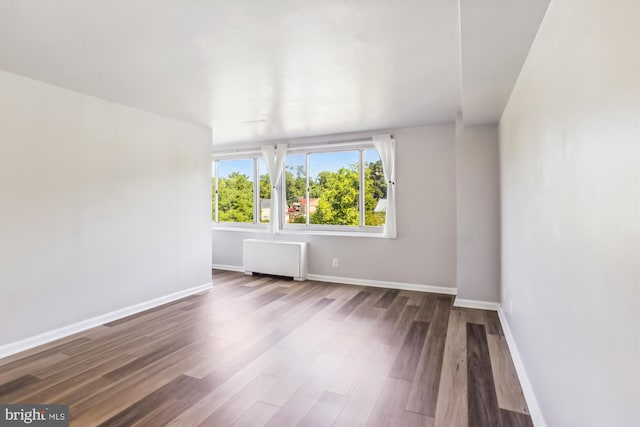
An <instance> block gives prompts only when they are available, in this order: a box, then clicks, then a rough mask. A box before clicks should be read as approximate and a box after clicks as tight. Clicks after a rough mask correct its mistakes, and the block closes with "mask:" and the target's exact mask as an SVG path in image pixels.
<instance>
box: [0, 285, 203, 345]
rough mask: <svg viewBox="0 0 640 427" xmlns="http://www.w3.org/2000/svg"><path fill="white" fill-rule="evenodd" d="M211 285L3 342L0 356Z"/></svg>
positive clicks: (75, 332)
mask: <svg viewBox="0 0 640 427" xmlns="http://www.w3.org/2000/svg"><path fill="white" fill-rule="evenodd" d="M212 287H213V284H212V283H211V282H209V283H205V284H203V285H200V286H196V287H193V288H190V289H184V290H182V291H178V292H174V293H172V294H169V295H165V296H162V297H158V298H154V299H152V300H149V301H145V302H141V303H139V304H135V305H132V306H129V307H125V308H121V309H119V310H115V311H112V312H110V313H106V314H102V315H100V316H96V317H92V318H91V319H86V320H82V321H80V322H77V323H73V324H71V325H67V326H63V327H61V328H58V329H54V330H52V331H48V332H44V333H42V334H39V335H36V336H33V337H29V338H25V339H23V340H20V341H16V342H13V343H9V344H5V345H3V346H0V358H3V357H7V356H11V355H12V354H16V353H19V352H21V351H25V350H29V349H31V348H34V347H37V346H39V345H43V344H47V343H49V342H51V341H55V340H58V339H61V338H65V337H68V336H69V335H73V334H77V333H78V332H82V331H86V330H87V329H91V328H95V327H96V326H100V325H103V324H105V323H108V322H113V321H114V320H118V319H122V318H123V317H127V316H130V315H132V314H136V313H139V312H141V311H144V310H148V309H150V308H154V307H157V306H159V305H162V304H166V303H169V302H172V301H175V300H178V299H180V298H184V297H187V296H189V295H193V294H197V293H200V292H203V291H206V290H209V289H211V288H212Z"/></svg>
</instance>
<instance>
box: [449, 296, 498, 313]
mask: <svg viewBox="0 0 640 427" xmlns="http://www.w3.org/2000/svg"><path fill="white" fill-rule="evenodd" d="M453 306H454V307H464V308H476V309H478V310H491V311H498V310H499V309H500V303H498V302H488V301H478V300H474V299H460V298H457V297H456V300H455V301H454V302H453Z"/></svg>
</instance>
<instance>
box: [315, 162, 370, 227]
mask: <svg viewBox="0 0 640 427" xmlns="http://www.w3.org/2000/svg"><path fill="white" fill-rule="evenodd" d="M314 181H315V182H314V184H315V185H314V186H313V188H314V190H316V191H317V192H318V193H317V197H318V207H317V209H316V211H315V212H313V213H312V214H311V217H310V220H309V221H310V223H311V224H333V225H358V223H359V214H358V204H359V196H358V194H359V188H358V187H359V186H360V183H359V177H358V171H357V166H356V165H352V166H350V167H348V168H346V167H343V168H340V169H339V170H338V171H336V172H330V171H324V172H320V173H319V174H318V177H317V179H316V180H314Z"/></svg>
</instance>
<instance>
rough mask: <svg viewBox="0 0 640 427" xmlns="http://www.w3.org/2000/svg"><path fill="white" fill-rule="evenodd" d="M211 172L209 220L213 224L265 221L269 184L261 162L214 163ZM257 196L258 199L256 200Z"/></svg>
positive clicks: (259, 159) (267, 219) (246, 159)
mask: <svg viewBox="0 0 640 427" xmlns="http://www.w3.org/2000/svg"><path fill="white" fill-rule="evenodd" d="M212 172H213V173H212V175H213V176H212V179H211V188H212V203H211V206H212V209H211V219H212V221H213V222H214V223H219V224H223V223H237V224H256V223H268V222H269V202H270V199H271V185H269V176H268V173H267V172H266V167H265V165H264V160H262V159H261V158H258V157H252V158H244V159H228V160H222V159H221V160H214V161H213V168H212ZM256 176H258V177H259V180H256V179H255V177H256ZM265 177H266V183H265ZM258 194H259V196H260V197H259V198H258V199H257V200H256V195H258Z"/></svg>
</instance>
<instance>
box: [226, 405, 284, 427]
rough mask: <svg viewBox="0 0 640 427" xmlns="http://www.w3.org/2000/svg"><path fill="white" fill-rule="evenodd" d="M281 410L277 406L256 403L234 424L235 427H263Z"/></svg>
mask: <svg viewBox="0 0 640 427" xmlns="http://www.w3.org/2000/svg"><path fill="white" fill-rule="evenodd" d="M278 409H280V408H279V407H277V406H274V405H269V404H268V403H264V402H255V403H254V404H253V405H251V407H250V408H249V409H248V410H247V411H246V412H245V413H244V414H243V415H242V416H241V417H240V418H239V419H238V420H237V421H236V422H235V423H234V424H233V427H262V426H263V425H265V424H266V423H267V422H268V421H269V419H270V418H271V417H272V416H273V415H274V414H275V413H276V412H278Z"/></svg>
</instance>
